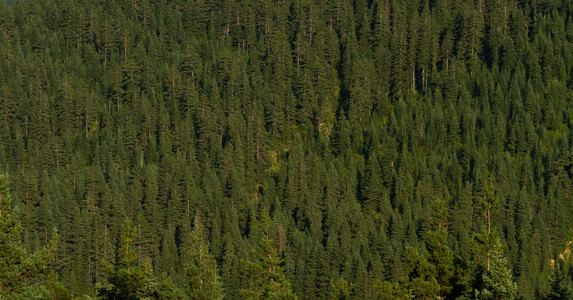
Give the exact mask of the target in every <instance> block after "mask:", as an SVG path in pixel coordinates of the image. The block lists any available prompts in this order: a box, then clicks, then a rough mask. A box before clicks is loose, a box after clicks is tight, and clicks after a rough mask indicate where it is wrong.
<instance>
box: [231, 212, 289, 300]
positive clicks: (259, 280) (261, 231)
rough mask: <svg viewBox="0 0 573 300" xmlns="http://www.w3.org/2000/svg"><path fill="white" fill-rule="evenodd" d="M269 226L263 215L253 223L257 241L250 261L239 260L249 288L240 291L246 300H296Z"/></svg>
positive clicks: (266, 217) (269, 222)
mask: <svg viewBox="0 0 573 300" xmlns="http://www.w3.org/2000/svg"><path fill="white" fill-rule="evenodd" d="M271 225H272V222H271V219H270V218H269V217H268V216H265V215H263V217H262V220H261V221H258V220H255V221H254V224H253V228H252V230H253V235H254V236H256V237H258V238H259V241H258V244H257V245H256V247H255V248H254V249H252V260H248V259H243V260H241V264H242V265H243V269H244V271H245V272H246V273H247V278H248V279H249V287H248V288H246V289H243V290H241V295H242V296H243V297H245V298H246V299H296V296H295V295H294V294H293V292H292V289H291V285H290V282H289V281H288V280H287V279H286V277H285V275H284V272H283V268H282V267H281V263H282V260H281V258H280V257H279V255H278V253H277V251H276V249H275V245H274V240H273V239H271V236H270V235H271Z"/></svg>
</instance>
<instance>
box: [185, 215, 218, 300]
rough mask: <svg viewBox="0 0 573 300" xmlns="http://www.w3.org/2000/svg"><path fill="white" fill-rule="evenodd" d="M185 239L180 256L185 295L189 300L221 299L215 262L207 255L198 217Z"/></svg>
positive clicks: (207, 248) (206, 245)
mask: <svg viewBox="0 0 573 300" xmlns="http://www.w3.org/2000/svg"><path fill="white" fill-rule="evenodd" d="M187 239H188V241H186V244H187V245H185V246H184V249H183V253H182V255H181V260H182V263H183V270H184V272H185V281H186V284H185V291H186V293H187V295H188V296H189V297H190V298H191V299H223V296H224V294H223V287H222V284H221V281H220V279H219V275H218V274H217V273H218V272H217V262H216V261H215V259H214V257H213V256H212V255H211V254H210V253H209V247H208V244H207V241H206V240H205V232H203V225H202V224H201V219H200V218H199V216H197V217H195V227H194V228H193V231H192V232H191V233H189V235H188V237H187Z"/></svg>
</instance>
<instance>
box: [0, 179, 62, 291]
mask: <svg viewBox="0 0 573 300" xmlns="http://www.w3.org/2000/svg"><path fill="white" fill-rule="evenodd" d="M8 182H9V181H8V176H6V175H0V299H22V298H40V297H49V296H48V295H49V291H48V290H47V289H46V287H45V286H43V285H41V284H31V283H32V282H31V281H32V280H33V279H34V278H35V277H36V276H37V275H39V274H40V273H41V272H43V271H44V270H45V269H46V265H47V263H48V262H50V261H52V260H53V259H54V251H53V250H54V249H55V247H56V241H57V238H58V235H57V232H54V234H53V237H52V240H51V242H50V244H49V247H44V248H42V249H41V250H38V251H36V252H34V253H28V252H27V251H26V249H25V248H24V246H23V245H22V238H21V236H22V224H21V223H20V216H19V211H18V209H17V208H12V206H11V201H12V200H11V199H12V198H11V196H10V190H9V187H8Z"/></svg>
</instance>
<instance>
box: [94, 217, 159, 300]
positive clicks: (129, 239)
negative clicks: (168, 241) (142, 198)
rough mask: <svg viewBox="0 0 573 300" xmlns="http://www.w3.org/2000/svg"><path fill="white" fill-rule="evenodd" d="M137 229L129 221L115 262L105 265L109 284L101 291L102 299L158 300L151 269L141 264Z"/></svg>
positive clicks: (148, 265) (123, 230)
mask: <svg viewBox="0 0 573 300" xmlns="http://www.w3.org/2000/svg"><path fill="white" fill-rule="evenodd" d="M136 234H137V229H136V228H135V227H134V226H133V225H132V224H131V221H130V220H126V221H125V222H124V224H123V228H122V231H121V235H120V237H119V239H118V240H117V246H116V253H115V261H114V262H113V263H109V262H107V261H104V262H103V265H104V267H103V272H104V274H105V276H106V279H107V281H108V284H106V285H100V286H98V287H97V295H98V298H99V299H128V300H129V299H141V298H144V297H154V296H157V291H156V290H155V289H154V288H153V287H154V286H153V282H152V273H151V265H150V264H149V263H148V262H147V263H145V264H141V263H139V259H138V257H137V253H136V249H137V248H136V246H135V244H134V242H135V241H134V240H135V237H136Z"/></svg>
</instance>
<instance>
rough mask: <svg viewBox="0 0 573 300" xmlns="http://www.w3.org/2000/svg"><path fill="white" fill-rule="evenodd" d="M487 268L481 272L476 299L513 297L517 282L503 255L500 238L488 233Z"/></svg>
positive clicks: (515, 292)
mask: <svg viewBox="0 0 573 300" xmlns="http://www.w3.org/2000/svg"><path fill="white" fill-rule="evenodd" d="M490 241H491V244H490V247H491V248H490V249H489V250H490V251H489V260H488V268H487V269H485V270H484V271H483V273H482V274H481V277H482V278H481V280H482V287H481V289H479V290H477V291H476V297H477V298H478V299H496V300H497V299H500V300H501V299H510V300H511V299H515V296H516V294H517V284H516V283H515V281H514V280H513V275H512V274H511V269H510V268H509V266H508V263H507V259H506V258H505V257H504V255H503V248H502V245H501V240H500V239H499V237H498V236H497V235H495V234H493V235H490Z"/></svg>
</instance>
